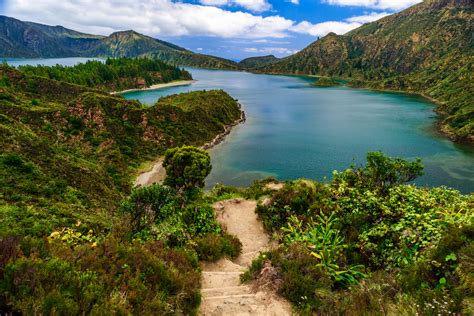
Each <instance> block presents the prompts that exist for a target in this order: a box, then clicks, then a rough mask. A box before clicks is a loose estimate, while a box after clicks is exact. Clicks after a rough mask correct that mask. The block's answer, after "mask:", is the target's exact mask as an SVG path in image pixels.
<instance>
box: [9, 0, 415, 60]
mask: <svg viewBox="0 0 474 316" xmlns="http://www.w3.org/2000/svg"><path fill="white" fill-rule="evenodd" d="M418 2H421V1H420V0H181V1H177V0H0V14H2V15H6V16H10V17H14V18H17V19H20V20H24V21H32V22H38V23H43V24H48V25H62V26H64V27H67V28H71V29H74V30H77V31H81V32H86V33H91V34H101V35H109V34H111V33H113V32H115V31H123V30H131V29H133V30H135V31H137V32H139V33H142V34H145V35H149V36H152V37H155V38H159V39H162V40H166V41H169V42H172V43H174V44H177V45H180V46H182V47H185V48H187V49H190V50H192V51H195V52H199V53H204V54H211V55H216V56H220V57H225V58H229V59H233V60H240V59H242V58H246V57H252V56H262V55H270V54H273V55H275V56H278V57H283V56H287V55H290V54H293V53H295V52H297V51H299V50H301V49H303V48H304V47H306V46H307V45H309V44H310V43H311V42H313V41H315V40H317V39H318V38H319V37H323V36H325V35H326V34H328V33H329V32H335V33H337V34H344V33H346V32H348V31H350V30H352V29H355V28H357V27H359V26H361V25H362V24H364V23H368V22H371V21H375V20H378V19H380V18H382V17H384V16H386V15H389V14H392V13H394V12H398V11H401V10H403V9H405V8H407V7H409V6H411V5H414V4H416V3H418Z"/></svg>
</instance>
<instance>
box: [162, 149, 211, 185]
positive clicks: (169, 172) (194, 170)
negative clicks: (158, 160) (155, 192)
mask: <svg viewBox="0 0 474 316" xmlns="http://www.w3.org/2000/svg"><path fill="white" fill-rule="evenodd" d="M163 166H164V167H165V169H166V179H165V184H166V185H169V186H171V187H173V188H175V189H176V190H178V191H180V192H184V191H187V190H189V189H192V188H202V187H204V180H205V179H206V177H207V176H208V175H209V173H210V172H211V169H212V166H211V158H210V156H209V153H207V152H206V151H205V150H202V149H199V148H196V147H193V146H183V147H179V148H173V149H168V150H167V151H166V153H165V158H164V160H163Z"/></svg>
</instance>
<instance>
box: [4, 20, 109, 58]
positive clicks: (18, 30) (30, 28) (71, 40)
mask: <svg viewBox="0 0 474 316" xmlns="http://www.w3.org/2000/svg"><path fill="white" fill-rule="evenodd" d="M102 38H103V36H97V35H90V34H84V33H80V32H76V31H73V30H69V29H66V28H64V27H62V26H49V25H42V24H38V23H32V22H23V21H20V20H17V19H14V18H10V17H6V16H0V57H24V58H37V57H43V58H54V57H78V56H85V55H84V54H83V52H84V51H86V50H88V49H90V48H91V47H92V46H94V45H95V44H96V43H97V42H98V41H99V40H100V39H102Z"/></svg>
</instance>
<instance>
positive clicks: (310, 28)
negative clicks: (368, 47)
mask: <svg viewBox="0 0 474 316" xmlns="http://www.w3.org/2000/svg"><path fill="white" fill-rule="evenodd" d="M387 15H388V13H385V12H383V13H370V14H367V15H361V16H354V17H351V18H348V19H346V20H345V21H328V22H322V23H316V24H312V23H310V22H308V21H303V22H300V23H298V24H296V25H294V26H293V27H291V31H293V32H296V33H303V34H309V35H312V36H325V35H327V34H328V33H330V32H334V33H336V34H345V33H347V32H349V31H351V30H353V29H356V28H358V27H360V26H361V25H363V24H364V23H368V22H372V21H376V20H378V19H381V18H383V17H384V16H387Z"/></svg>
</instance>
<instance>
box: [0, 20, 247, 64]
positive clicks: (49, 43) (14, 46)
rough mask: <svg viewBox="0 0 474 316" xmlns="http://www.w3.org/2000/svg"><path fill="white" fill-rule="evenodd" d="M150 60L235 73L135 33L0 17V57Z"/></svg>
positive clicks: (219, 61)
mask: <svg viewBox="0 0 474 316" xmlns="http://www.w3.org/2000/svg"><path fill="white" fill-rule="evenodd" d="M78 56H82V57H113V58H120V57H129V58H133V57H150V58H158V59H160V60H162V61H164V62H167V63H169V64H173V65H180V66H192V67H202V68H219V69H220V68H223V69H237V68H239V66H238V65H237V63H236V62H233V61H231V60H227V59H224V58H219V57H215V56H210V55H203V54H197V53H194V52H191V51H189V50H187V49H185V48H182V47H179V46H177V45H174V44H171V43H168V42H165V41H162V40H159V39H155V38H152V37H149V36H146V35H143V34H139V33H137V32H135V31H122V32H115V33H112V34H110V35H109V36H100V35H91V34H85V33H80V32H76V31H73V30H69V29H66V28H64V27H62V26H49V25H43V24H38V23H32V22H24V21H20V20H17V19H14V18H10V17H6V16H0V57H15V58H19V57H24V58H52V57H78Z"/></svg>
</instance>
